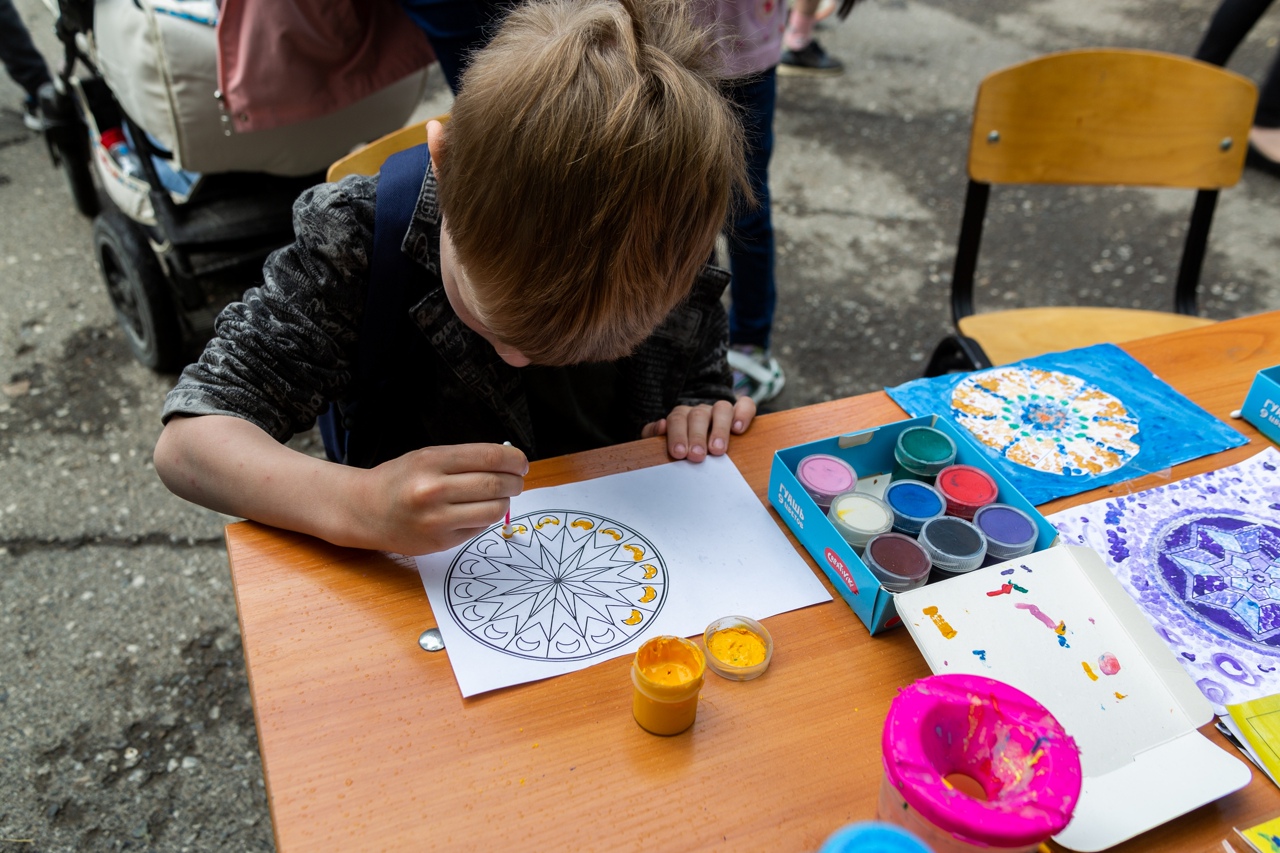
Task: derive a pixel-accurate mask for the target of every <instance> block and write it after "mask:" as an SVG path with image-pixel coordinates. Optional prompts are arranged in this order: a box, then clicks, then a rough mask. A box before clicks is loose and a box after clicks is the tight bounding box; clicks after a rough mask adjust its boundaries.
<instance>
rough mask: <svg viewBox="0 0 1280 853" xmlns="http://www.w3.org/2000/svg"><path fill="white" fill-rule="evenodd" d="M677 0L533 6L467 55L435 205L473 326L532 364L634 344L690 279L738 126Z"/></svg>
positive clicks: (558, 0) (717, 208) (712, 224)
mask: <svg viewBox="0 0 1280 853" xmlns="http://www.w3.org/2000/svg"><path fill="white" fill-rule="evenodd" d="M685 5H686V4H685V3H683V2H678V0H530V2H526V3H522V4H520V5H518V6H517V7H516V8H515V9H514V10H513V11H512V12H511V13H510V15H509V16H508V17H507V19H506V20H505V21H504V22H503V24H502V26H501V28H500V29H499V31H498V32H497V34H496V35H495V37H494V39H493V41H492V42H491V43H490V44H489V45H488V46H487V47H486V48H484V50H482V51H480V52H479V53H477V54H476V55H475V57H474V58H473V60H472V62H471V65H470V67H469V68H468V70H467V72H466V74H465V76H464V77H463V81H462V85H461V89H460V91H459V93H458V96H457V98H456V100H455V101H454V104H453V108H452V110H451V114H450V116H451V117H450V120H449V122H448V123H447V124H446V125H445V132H444V139H443V142H444V152H443V154H442V156H441V158H440V163H439V194H440V206H441V210H442V211H443V213H444V219H445V223H446V226H447V227H448V230H449V236H450V239H451V240H452V241H453V245H454V248H455V251H456V255H457V258H458V261H459V262H460V263H461V264H462V266H463V267H464V268H465V270H466V272H467V276H468V279H469V280H470V282H471V284H472V286H473V287H474V288H475V289H476V294H475V295H476V297H477V301H478V302H479V303H480V306H479V307H480V310H479V311H478V312H477V313H478V314H480V317H479V319H480V320H481V322H483V323H484V324H485V325H486V327H487V328H488V329H489V330H490V331H491V332H492V333H493V334H494V335H495V336H496V337H497V338H498V339H500V340H501V341H503V342H504V343H506V344H508V345H510V346H512V347H514V348H515V349H517V350H519V351H520V352H521V353H522V354H523V355H525V356H527V357H528V358H530V359H532V360H533V362H534V363H537V364H547V365H554V364H569V363H574V362H581V361H605V360H613V359H616V358H620V357H622V356H625V355H627V354H628V353H630V352H631V351H632V350H633V349H634V348H635V347H636V346H637V345H638V344H639V343H640V342H641V341H642V340H644V339H645V338H646V337H648V336H649V335H650V334H651V333H652V331H653V329H654V328H655V327H656V326H657V325H658V324H659V323H660V322H661V321H662V319H663V318H664V317H665V316H666V315H667V314H668V313H669V312H670V311H671V310H672V309H673V308H674V307H675V306H676V304H677V303H679V302H680V301H681V300H682V299H683V298H684V297H685V296H686V295H687V294H688V293H689V290H690V288H691V287H692V285H693V281H694V278H695V276H696V275H697V272H698V270H699V269H700V268H701V266H702V265H703V264H704V263H705V262H706V261H707V259H708V258H710V256H711V253H712V249H713V248H714V245H715V238H716V234H717V232H718V231H719V230H720V228H721V226H722V225H723V224H724V222H725V220H726V215H727V212H728V207H729V203H730V198H731V195H732V193H733V191H734V189H735V188H737V189H738V190H740V191H741V193H742V194H743V196H744V197H748V198H749V197H750V190H749V188H748V186H747V182H746V173H745V167H744V164H743V154H742V150H743V145H742V130H741V127H740V126H739V124H738V122H737V120H736V119H735V117H734V115H733V113H732V111H731V108H730V106H729V105H728V104H727V103H726V101H725V100H724V98H722V97H721V95H720V94H719V92H718V90H717V88H716V84H717V82H718V81H717V80H716V78H715V73H714V70H713V69H714V68H715V65H716V55H715V52H714V45H712V44H711V43H710V41H709V40H708V39H707V37H706V35H705V34H704V33H701V32H699V31H698V30H697V29H695V28H694V26H693V25H692V23H691V22H690V19H689V16H688V13H687V12H686V10H685V8H684V7H685Z"/></svg>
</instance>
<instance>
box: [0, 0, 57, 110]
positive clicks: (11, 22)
mask: <svg viewBox="0 0 1280 853" xmlns="http://www.w3.org/2000/svg"><path fill="white" fill-rule="evenodd" d="M0 62H3V63H4V69H5V71H8V72H9V76H10V77H12V78H13V82H15V83H17V84H18V85H19V86H21V87H22V88H23V90H25V91H26V93H27V97H28V98H30V99H32V100H35V97H36V90H37V89H39V88H40V86H41V85H43V84H44V83H49V82H51V78H50V77H49V66H47V65H45V62H44V56H42V55H41V53H40V51H38V50H36V46H35V45H34V44H32V42H31V33H29V32H27V28H26V26H25V25H24V24H23V23H22V18H20V17H18V10H17V9H15V8H14V6H13V0H0Z"/></svg>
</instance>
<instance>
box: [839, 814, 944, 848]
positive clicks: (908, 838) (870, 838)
mask: <svg viewBox="0 0 1280 853" xmlns="http://www.w3.org/2000/svg"><path fill="white" fill-rule="evenodd" d="M818 853H929V848H928V847H925V846H924V843H923V842H921V841H920V839H918V838H916V836H914V835H912V834H911V833H910V832H908V831H907V830H905V829H903V828H902V827H899V826H894V825H893V824H889V823H881V822H879V821H871V820H865V821H862V822H861V823H853V824H849V825H848V826H846V827H843V828H842V829H839V830H837V831H836V832H835V833H833V834H832V835H831V837H830V838H828V839H827V840H826V841H825V842H823V845H822V849H821V850H819V851H818Z"/></svg>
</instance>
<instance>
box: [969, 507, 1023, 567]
mask: <svg viewBox="0 0 1280 853" xmlns="http://www.w3.org/2000/svg"><path fill="white" fill-rule="evenodd" d="M973 523H974V524H975V525H976V526H977V528H978V529H979V530H981V531H982V534H983V535H984V536H986V537H987V559H986V562H984V563H983V565H984V566H990V565H992V564H993V563H1003V562H1004V561H1005V560H1013V559H1016V558H1018V557H1025V556H1026V555H1027V554H1030V553H1031V552H1032V551H1034V550H1035V548H1036V538H1037V536H1038V535H1039V531H1038V530H1037V529H1036V523H1035V522H1034V521H1032V520H1031V516H1029V515H1027V514H1026V513H1025V512H1023V511H1022V510H1020V509H1018V508H1017V507H1014V506H1009V505H1008V504H987V505H986V506H984V507H979V508H978V511H977V512H975V513H974V514H973Z"/></svg>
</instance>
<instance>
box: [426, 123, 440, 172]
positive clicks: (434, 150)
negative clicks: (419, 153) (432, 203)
mask: <svg viewBox="0 0 1280 853" xmlns="http://www.w3.org/2000/svg"><path fill="white" fill-rule="evenodd" d="M427 151H429V152H430V153H431V171H432V172H433V173H434V174H435V176H436V177H437V178H439V177H440V161H441V160H443V159H444V125H442V124H441V123H440V122H438V121H436V120H435V119H432V120H431V121H429V122H427Z"/></svg>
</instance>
